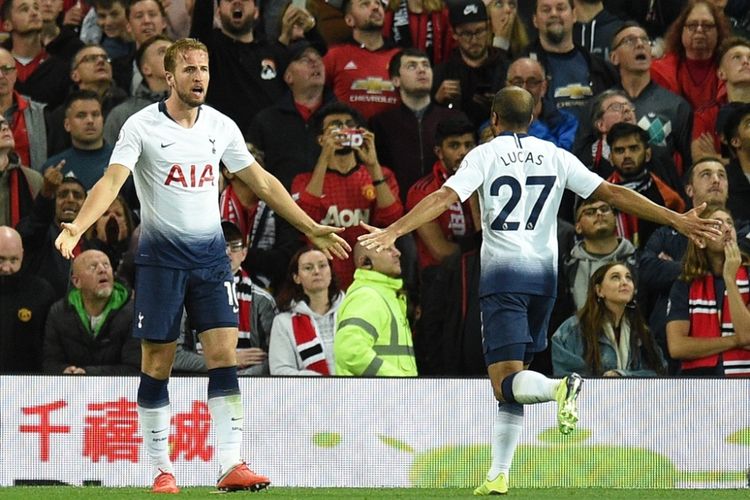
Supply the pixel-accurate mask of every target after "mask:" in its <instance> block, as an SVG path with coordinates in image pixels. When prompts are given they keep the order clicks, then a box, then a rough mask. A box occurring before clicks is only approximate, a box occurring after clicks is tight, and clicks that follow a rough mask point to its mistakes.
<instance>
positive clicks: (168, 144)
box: [161, 142, 174, 148]
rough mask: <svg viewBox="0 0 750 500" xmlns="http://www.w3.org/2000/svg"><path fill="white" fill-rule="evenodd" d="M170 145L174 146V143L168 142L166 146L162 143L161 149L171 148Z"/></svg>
mask: <svg viewBox="0 0 750 500" xmlns="http://www.w3.org/2000/svg"><path fill="white" fill-rule="evenodd" d="M172 144H174V142H169V143H167V144H164V143H163V142H162V143H161V147H163V148H168V147H169V146H171V145H172Z"/></svg>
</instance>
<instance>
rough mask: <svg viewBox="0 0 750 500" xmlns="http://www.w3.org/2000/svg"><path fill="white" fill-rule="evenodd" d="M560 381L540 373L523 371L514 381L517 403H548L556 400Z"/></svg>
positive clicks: (514, 395) (514, 393) (514, 394)
mask: <svg viewBox="0 0 750 500" xmlns="http://www.w3.org/2000/svg"><path fill="white" fill-rule="evenodd" d="M558 384H560V380H559V379H551V378H547V377H545V376H544V375H542V374H541V373H539V372H534V371H531V370H523V371H520V372H518V373H517V374H516V376H515V378H514V379H513V397H514V398H515V400H516V402H517V403H521V404H533V403H546V402H547V401H554V400H555V392H556V391H557V386H558Z"/></svg>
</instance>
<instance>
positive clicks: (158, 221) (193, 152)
mask: <svg viewBox="0 0 750 500" xmlns="http://www.w3.org/2000/svg"><path fill="white" fill-rule="evenodd" d="M220 161H221V162H223V163H224V165H225V166H226V167H227V168H228V169H229V171H230V172H235V171H238V170H241V169H243V168H245V167H247V166H248V165H252V164H253V162H254V161H255V159H254V158H253V156H252V155H251V154H250V153H249V152H248V150H247V146H246V145H245V141H244V139H243V138H242V134H241V133H240V130H239V128H238V127H237V125H236V124H235V123H234V122H233V121H232V120H230V119H229V118H227V117H226V116H224V115H222V114H221V113H219V112H217V111H216V110H214V109H213V108H211V107H210V106H206V105H203V106H201V107H200V109H199V111H198V118H197V120H196V122H195V125H194V126H193V127H192V128H184V127H181V126H180V125H179V124H177V123H176V122H175V121H174V120H172V119H170V118H169V116H168V115H167V110H166V107H165V105H164V102H159V103H155V104H152V105H150V106H147V107H146V108H144V109H142V110H141V111H139V112H138V113H136V114H134V115H133V116H131V117H130V118H129V119H128V120H127V121H126V122H125V125H123V127H122V130H121V131H120V136H119V138H118V140H117V144H116V145H115V148H114V151H113V152H112V158H111V160H110V163H119V164H121V165H124V166H125V167H127V168H128V169H130V170H131V171H132V172H133V179H134V182H135V187H136V191H137V193H138V198H139V200H140V202H141V220H142V221H143V222H142V224H141V236H140V240H139V246H138V253H137V254H136V263H138V264H145V265H158V266H164V267H169V268H173V269H191V268H196V267H203V266H210V265H211V264H216V263H218V262H220V261H223V260H226V258H227V257H226V252H225V248H224V245H225V243H224V236H223V234H222V231H221V225H220V219H221V217H220V214H219V204H218V202H217V200H218V199H219V191H218V189H219V177H220V175H221V174H220V172H219V162H220ZM186 194H188V196H186Z"/></svg>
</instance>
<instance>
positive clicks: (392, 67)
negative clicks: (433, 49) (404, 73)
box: [388, 47, 430, 78]
mask: <svg viewBox="0 0 750 500" xmlns="http://www.w3.org/2000/svg"><path fill="white" fill-rule="evenodd" d="M405 56H406V57H418V58H420V59H427V60H428V61H429V60H430V58H429V57H427V54H426V53H425V51H423V50H419V49H417V48H414V47H409V48H406V49H404V50H399V51H398V52H396V53H395V54H393V57H391V60H390V62H389V63H388V76H390V77H391V78H395V77H397V76H398V75H399V72H400V71H401V59H403V58H404V57H405Z"/></svg>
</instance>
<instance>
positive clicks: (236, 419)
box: [232, 417, 242, 422]
mask: <svg viewBox="0 0 750 500" xmlns="http://www.w3.org/2000/svg"><path fill="white" fill-rule="evenodd" d="M238 420H242V417H240V418H234V417H232V422H236V421H238Z"/></svg>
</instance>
